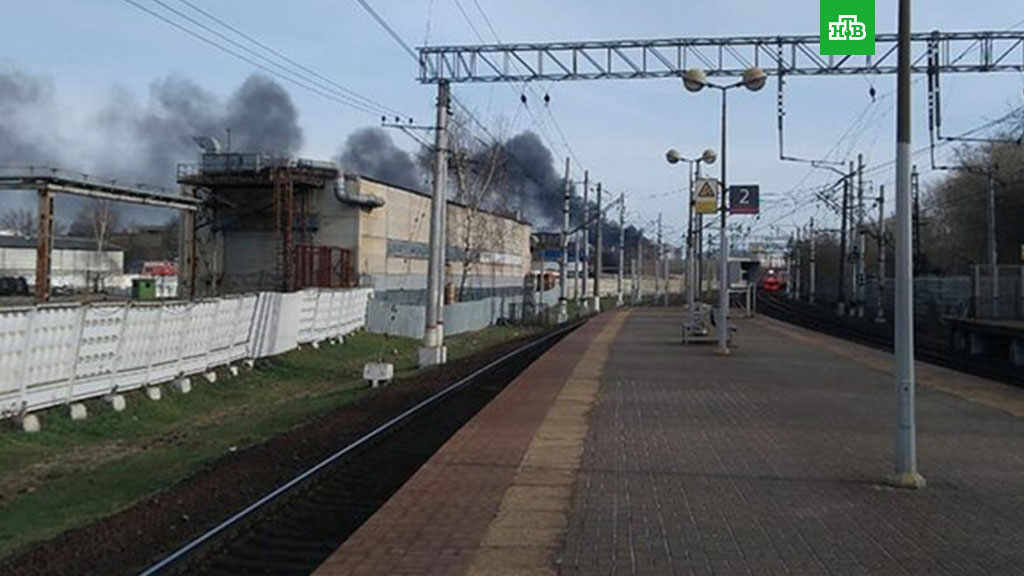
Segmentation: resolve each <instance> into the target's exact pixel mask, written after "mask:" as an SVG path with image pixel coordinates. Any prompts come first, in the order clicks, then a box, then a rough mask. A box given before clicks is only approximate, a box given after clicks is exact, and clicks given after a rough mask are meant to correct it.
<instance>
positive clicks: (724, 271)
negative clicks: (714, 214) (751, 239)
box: [718, 89, 729, 356]
mask: <svg viewBox="0 0 1024 576" xmlns="http://www.w3.org/2000/svg"><path fill="white" fill-rule="evenodd" d="M728 94H729V91H728V90H726V89H722V190H721V195H722V199H721V208H720V209H719V212H720V213H721V222H720V224H719V230H718V234H719V243H718V250H719V252H718V265H719V276H718V278H719V280H718V353H719V354H720V355H723V356H726V355H728V354H729V229H728V227H727V226H728V222H727V219H728V215H729V202H728V198H727V197H728V190H729V187H728V184H727V182H728V180H727V179H726V176H727V172H726V170H725V167H726V158H727V157H728V153H727V150H728V149H727V148H726V142H727V136H728V131H727V124H726V118H727V116H726V115H727V113H728Z"/></svg>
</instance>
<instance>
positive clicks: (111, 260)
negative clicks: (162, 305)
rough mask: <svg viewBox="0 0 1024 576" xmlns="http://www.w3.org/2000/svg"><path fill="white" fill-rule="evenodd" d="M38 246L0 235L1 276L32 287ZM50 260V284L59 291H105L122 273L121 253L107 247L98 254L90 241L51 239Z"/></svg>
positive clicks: (29, 239) (20, 239)
mask: <svg viewBox="0 0 1024 576" xmlns="http://www.w3.org/2000/svg"><path fill="white" fill-rule="evenodd" d="M37 244H38V242H37V240H36V239H35V238H26V237H23V236H3V235H0V276H7V277H15V278H24V279H25V281H26V282H27V283H28V284H29V285H35V282H36V280H35V277H36V256H37V254H38V252H37ZM50 258H51V260H50V262H51V269H50V276H51V283H52V285H53V286H54V287H58V288H62V289H67V290H74V291H78V290H84V289H87V288H94V287H97V285H98V286H99V287H104V286H105V285H106V284H107V283H108V282H110V281H114V282H116V281H118V280H119V279H120V277H121V276H122V275H123V273H124V250H123V249H122V248H121V247H120V246H118V245H116V244H111V243H106V244H104V245H103V251H102V252H101V251H98V250H97V246H96V242H95V241H94V240H91V239H89V238H65V237H56V238H54V239H53V249H52V255H51V257H50Z"/></svg>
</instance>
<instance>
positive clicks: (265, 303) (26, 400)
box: [0, 288, 372, 418]
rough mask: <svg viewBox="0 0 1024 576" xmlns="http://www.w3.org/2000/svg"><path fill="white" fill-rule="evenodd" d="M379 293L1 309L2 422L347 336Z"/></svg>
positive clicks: (310, 293) (310, 292) (316, 292)
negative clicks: (46, 409)
mask: <svg viewBox="0 0 1024 576" xmlns="http://www.w3.org/2000/svg"><path fill="white" fill-rule="evenodd" d="M371 296H372V290H370V289H362V288H360V289H352V290H306V291H303V292H295V293H290V294H279V293H272V292H267V293H261V294H258V295H240V296H228V297H223V298H217V299H209V300H201V301H196V302H180V301H174V302H161V303H117V304H111V303H100V304H89V305H81V304H52V305H49V304H48V305H40V306H34V307H24V308H9V309H0V418H3V417H10V416H16V415H20V414H25V413H28V412H33V411H36V410H41V409H44V408H48V407H51V406H56V405H60V404H67V403H71V402H75V401H80V400H84V399H88V398H96V397H100V396H104V395H107V394H111V393H118V392H126V391H130V390H134V389H138V388H142V387H146V386H152V385H158V384H162V383H164V382H168V381H171V380H173V379H175V378H179V377H182V376H189V375H192V374H198V373H202V372H205V371H207V370H210V369H212V368H215V367H218V366H224V365H227V364H231V363H233V362H238V361H240V360H243V359H247V358H250V359H255V358H263V357H266V356H272V355H275V354H281V353H284V352H287V351H288V350H292V349H294V348H296V347H297V346H298V345H299V344H307V343H311V342H318V341H322V340H328V339H338V338H342V337H344V336H346V335H348V334H351V333H352V332H355V331H356V330H359V329H360V328H362V327H363V326H364V325H365V323H366V306H367V301H368V300H369V298H370V297H371Z"/></svg>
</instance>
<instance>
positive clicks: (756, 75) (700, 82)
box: [682, 66, 768, 355]
mask: <svg viewBox="0 0 1024 576" xmlns="http://www.w3.org/2000/svg"><path fill="white" fill-rule="evenodd" d="M682 80H683V87H684V88H685V89H686V90H687V91H688V92H700V91H701V90H703V89H704V88H717V89H718V90H720V91H721V92H722V151H721V153H722V176H721V181H722V204H721V209H720V210H721V225H720V228H719V239H720V242H719V266H720V270H719V280H718V353H719V354H722V355H727V354H729V326H728V324H727V323H728V317H729V233H728V230H727V229H726V219H727V216H728V213H729V204H728V201H727V199H726V194H727V192H728V187H727V185H726V171H725V167H726V163H725V158H726V133H727V131H726V115H727V102H728V99H727V98H726V94H727V93H728V91H729V90H731V89H733V88H739V87H740V86H743V87H744V88H746V89H747V90H750V91H751V92H757V91H758V90H760V89H762V88H764V87H765V84H767V83H768V74H766V73H765V71H764V70H762V69H760V68H758V67H756V66H755V67H751V68H747V69H746V70H744V71H743V78H742V79H741V80H740V81H739V82H736V83H734V84H726V85H719V84H713V83H711V82H708V77H707V74H705V73H704V71H703V70H701V69H700V68H690V69H689V70H687V71H686V72H684V73H683V78H682Z"/></svg>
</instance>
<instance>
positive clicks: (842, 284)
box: [837, 167, 853, 316]
mask: <svg viewBox="0 0 1024 576" xmlns="http://www.w3.org/2000/svg"><path fill="white" fill-rule="evenodd" d="M852 175H853V169H852V167H851V169H850V172H848V173H847V177H846V178H845V179H843V208H842V209H843V214H842V219H841V220H842V224H841V225H840V227H841V229H842V230H841V231H840V233H839V291H838V292H837V312H838V313H839V315H840V316H845V315H846V239H847V235H846V224H847V220H848V216H849V213H850V178H851V177H852Z"/></svg>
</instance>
